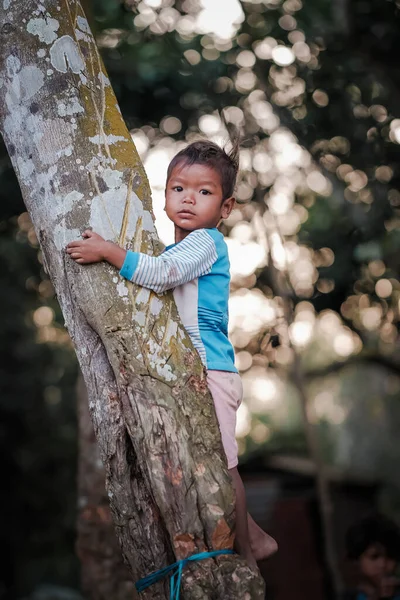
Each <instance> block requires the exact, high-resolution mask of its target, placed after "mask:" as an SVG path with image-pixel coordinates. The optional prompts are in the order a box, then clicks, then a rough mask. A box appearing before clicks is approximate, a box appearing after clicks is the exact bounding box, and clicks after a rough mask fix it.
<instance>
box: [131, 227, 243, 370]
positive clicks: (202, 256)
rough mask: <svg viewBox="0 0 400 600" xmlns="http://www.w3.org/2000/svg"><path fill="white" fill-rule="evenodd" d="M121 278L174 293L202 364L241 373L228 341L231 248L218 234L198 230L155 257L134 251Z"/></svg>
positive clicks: (180, 313)
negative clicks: (238, 370) (228, 247)
mask: <svg viewBox="0 0 400 600" xmlns="http://www.w3.org/2000/svg"><path fill="white" fill-rule="evenodd" d="M120 273H121V275H122V276H123V277H125V278H126V279H129V280H130V281H133V282H134V283H137V284H139V285H141V286H143V287H146V288H149V289H151V290H153V291H155V292H157V293H162V292H165V291H166V290H170V289H173V290H174V292H173V293H174V298H175V302H176V305H177V307H178V311H179V315H180V317H181V320H182V323H183V324H184V326H185V328H186V330H187V332H188V333H189V335H190V337H191V339H192V342H193V345H194V347H195V348H196V349H197V350H198V352H199V354H200V357H201V359H202V361H203V364H204V365H205V366H206V367H207V368H208V369H215V370H218V371H231V372H234V373H236V372H237V369H236V367H235V365H234V352H233V348H232V345H231V343H230V341H229V339H228V299H229V283H230V274H229V257H228V249H227V246H226V243H225V240H224V236H223V235H222V234H221V233H220V232H219V231H218V229H216V228H213V229H196V230H195V231H192V232H191V233H189V235H188V236H187V237H185V239H183V240H182V241H181V242H179V243H177V244H172V245H171V246H167V248H166V249H165V251H164V252H163V253H162V254H161V255H160V256H156V257H155V256H149V255H147V254H142V253H140V252H131V251H130V250H129V251H128V252H127V254H126V258H125V261H124V264H123V265H122V268H121V271H120Z"/></svg>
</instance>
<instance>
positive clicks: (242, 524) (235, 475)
mask: <svg viewBox="0 0 400 600" xmlns="http://www.w3.org/2000/svg"><path fill="white" fill-rule="evenodd" d="M228 470H229V473H230V475H231V477H232V482H233V485H234V488H235V493H236V504H235V508H236V532H235V546H236V550H237V551H238V552H239V554H241V555H242V556H243V558H245V559H246V561H247V562H248V564H249V565H250V567H252V568H253V569H257V562H256V560H255V558H254V556H253V553H252V550H251V547H250V542H249V529H248V522H247V506H246V493H245V490H244V486H243V481H242V478H241V477H240V475H239V472H238V470H237V467H234V468H233V469H228Z"/></svg>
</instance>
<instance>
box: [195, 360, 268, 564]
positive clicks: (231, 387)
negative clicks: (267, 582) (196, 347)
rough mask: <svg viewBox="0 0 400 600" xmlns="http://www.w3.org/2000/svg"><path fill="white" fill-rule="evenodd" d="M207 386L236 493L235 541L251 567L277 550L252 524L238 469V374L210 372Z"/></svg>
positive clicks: (265, 535)
mask: <svg viewBox="0 0 400 600" xmlns="http://www.w3.org/2000/svg"><path fill="white" fill-rule="evenodd" d="M207 383H208V387H209V389H210V392H211V395H212V397H213V400H214V406H215V411H216V413H217V418H218V422H219V426H220V430H221V438H222V444H223V446H224V450H225V454H226V457H227V461H228V470H229V473H230V475H231V477H232V482H233V484H234V487H235V492H236V542H237V544H236V545H237V550H238V551H239V553H240V554H242V555H243V556H244V557H245V558H246V559H247V561H248V562H249V564H250V565H252V566H255V560H254V556H255V557H256V560H262V559H264V558H267V557H268V556H271V554H273V553H274V552H276V550H277V544H276V542H275V540H274V539H273V538H271V537H270V536H269V535H268V534H266V533H265V532H264V531H263V530H262V529H260V527H258V525H257V524H256V523H255V522H254V521H253V519H252V518H251V517H250V515H249V514H248V512H247V507H246V494H245V490H244V486H243V481H242V479H241V477H240V475H239V472H238V470H237V464H238V460H237V455H238V449H237V443H236V439H235V427H236V412H237V410H238V407H239V405H240V402H241V400H242V395H243V388H242V383H241V379H240V377H239V375H237V374H236V373H229V372H226V371H212V370H210V371H208V374H207Z"/></svg>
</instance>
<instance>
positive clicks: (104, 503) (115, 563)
mask: <svg viewBox="0 0 400 600" xmlns="http://www.w3.org/2000/svg"><path fill="white" fill-rule="evenodd" d="M76 391H77V401H78V402H77V403H78V422H79V465H78V518H77V530H78V537H77V542H76V549H77V554H78V556H79V558H80V561H81V582H82V592H83V594H84V596H85V598H87V600H110V598H112V600H132V599H133V598H136V597H137V596H135V590H134V585H133V582H132V578H131V576H130V573H129V571H128V569H127V566H126V565H125V564H124V562H123V560H122V554H121V549H120V547H119V544H118V541H117V538H116V535H115V529H114V526H113V522H112V517H111V511H110V503H109V501H108V497H107V494H106V489H105V478H106V475H105V471H104V466H103V463H102V461H101V459H100V453H99V447H98V444H97V443H96V438H95V435H94V431H93V425H92V421H91V419H90V413H89V405H88V397H87V393H86V388H85V383H84V381H83V377H82V376H81V375H80V376H79V377H78V385H77V389H76Z"/></svg>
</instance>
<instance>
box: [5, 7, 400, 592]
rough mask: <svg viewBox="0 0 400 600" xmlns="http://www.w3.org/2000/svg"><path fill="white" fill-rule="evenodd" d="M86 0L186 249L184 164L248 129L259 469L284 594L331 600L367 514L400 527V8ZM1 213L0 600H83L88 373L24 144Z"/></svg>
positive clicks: (255, 506)
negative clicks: (82, 399) (172, 181)
mask: <svg viewBox="0 0 400 600" xmlns="http://www.w3.org/2000/svg"><path fill="white" fill-rule="evenodd" d="M84 6H85V10H86V12H87V16H88V18H89V20H90V23H91V25H92V27H93V30H94V31H95V34H96V38H97V42H98V46H99V48H100V51H101V53H102V56H103V59H104V61H105V64H106V68H107V70H108V73H109V76H110V79H111V82H112V85H113V87H114V90H115V92H116V94H117V97H118V100H119V103H120V107H121V110H122V114H123V116H124V118H125V120H126V123H127V125H128V127H129V129H130V131H131V133H132V137H133V140H134V142H135V144H136V146H137V149H138V151H139V153H140V155H141V157H142V160H143V162H144V165H145V168H146V170H147V173H148V176H149V180H150V183H151V186H152V190H153V199H154V210H155V213H156V224H157V228H158V231H159V235H160V237H161V239H162V240H163V241H164V242H165V243H166V244H168V243H170V242H171V241H172V235H173V231H172V229H171V225H170V224H169V223H168V221H167V219H166V217H165V214H164V212H163V194H164V184H165V174H166V168H167V165H168V162H169V161H170V159H171V158H172V156H173V155H174V154H175V153H176V152H177V151H179V150H180V149H181V148H182V147H183V146H184V145H185V144H186V143H187V142H189V141H192V140H194V139H196V138H198V137H207V138H209V139H211V140H214V141H216V142H218V143H221V144H225V143H227V144H228V146H229V137H230V135H232V134H234V133H235V132H239V133H240V137H241V155H240V161H241V170H240V176H239V180H238V185H237V194H236V195H237V207H236V208H235V210H234V211H233V213H232V215H231V216H230V217H229V219H228V220H227V221H226V222H225V224H224V225H223V228H222V230H223V232H224V233H225V234H226V236H227V243H228V247H229V252H230V258H231V273H232V293H231V300H230V335H231V340H232V342H233V344H234V346H235V351H236V361H237V366H238V368H239V369H240V372H241V374H242V377H243V382H244V389H245V397H244V402H243V405H242V407H241V409H240V411H239V415H238V428H237V435H238V440H239V450H240V460H241V469H242V473H243V477H244V478H245V481H246V486H247V491H248V498H249V506H250V509H251V510H252V512H253V514H254V516H255V518H257V519H258V521H259V522H260V523H261V524H263V525H264V526H265V527H268V528H269V530H270V531H272V533H274V535H276V536H277V538H278V541H279V543H280V547H281V551H280V553H279V555H278V557H276V558H274V559H272V560H271V562H270V564H269V565H267V566H266V567H265V573H266V577H267V581H268V588H269V596H268V597H271V598H275V599H279V600H289V599H291V598H292V597H293V594H294V592H295V591H296V590H297V592H298V590H299V589H302V590H304V595H300V596H299V595H298V593H297V597H300V598H303V597H304V598H307V599H313V598H315V600H318V599H320V598H322V599H324V598H330V597H332V596H331V594H332V591H331V590H332V589H334V587H335V586H334V582H333V580H334V579H335V578H338V577H339V578H345V577H346V569H345V567H344V551H343V536H344V532H345V530H346V527H347V526H348V525H349V524H350V523H351V522H352V520H354V519H355V518H357V517H358V516H359V515H360V514H362V513H366V512H368V511H370V510H374V509H379V510H381V511H383V512H385V513H386V514H388V515H389V516H391V517H392V518H394V519H395V520H397V521H399V520H400V469H399V468H398V464H399V458H400V443H399V440H398V437H399V433H398V432H399V430H400V357H399V338H398V328H399V314H400V282H399V265H400V253H399V250H400V231H399V223H400V169H399V158H400V146H399V144H400V109H399V106H400V102H399V99H400V68H399V61H398V42H399V35H400V20H399V19H400V16H399V15H400V13H399V9H400V2H398V0H396V1H394V0H385V1H383V0H330V1H329V0H307V1H306V2H305V1H303V2H302V0H285V1H282V0H248V1H244V0H243V1H239V0H142V1H140V2H138V1H136V0H124V1H123V0H121V1H117V0H92V1H90V0H87V1H86V2H85V3H84ZM0 198H1V202H0V235H1V237H0V256H1V260H0V289H1V295H0V307H1V310H0V315H1V316H0V339H1V360H0V390H1V391H0V415H1V418H0V453H1V456H2V475H3V477H2V480H3V492H2V494H1V495H0V513H1V515H2V526H1V529H0V545H1V547H2V549H3V552H2V555H3V557H4V558H3V560H2V563H1V567H0V568H1V583H0V598H2V599H3V600H20V599H24V600H27V599H28V598H29V599H30V600H31V599H32V600H69V599H71V600H73V599H77V598H81V597H82V596H81V586H80V568H79V562H78V559H77V558H76V555H75V540H76V514H77V513H76V507H77V502H78V494H77V484H76V481H77V465H78V443H77V442H78V429H77V409H76V395H77V391H76V389H77V388H76V385H77V377H78V368H77V364H76V360H75V356H74V352H73V349H72V346H71V343H70V340H69V337H68V334H67V333H66V332H65V330H64V329H63V319H62V315H61V313H60V309H59V307H58V304H57V301H56V299H55V298H54V292H53V288H52V285H51V283H50V282H49V280H48V278H47V276H46V274H45V272H44V269H43V266H42V262H41V253H40V250H39V248H38V243H37V240H36V237H35V233H34V231H33V228H32V225H31V222H30V219H29V216H28V214H27V213H26V211H25V208H24V205H23V202H22V199H21V196H20V192H19V188H18V185H17V182H16V178H15V176H14V173H13V170H12V168H11V165H10V161H9V158H8V156H7V153H6V151H5V148H4V146H3V145H2V146H1V148H0ZM330 505H331V506H333V513H331V511H330ZM329 546H331V549H333V552H334V555H335V558H334V561H333V562H332V560H329ZM288 575H290V577H288ZM290 586H292V587H290ZM299 586H302V587H300V588H299Z"/></svg>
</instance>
